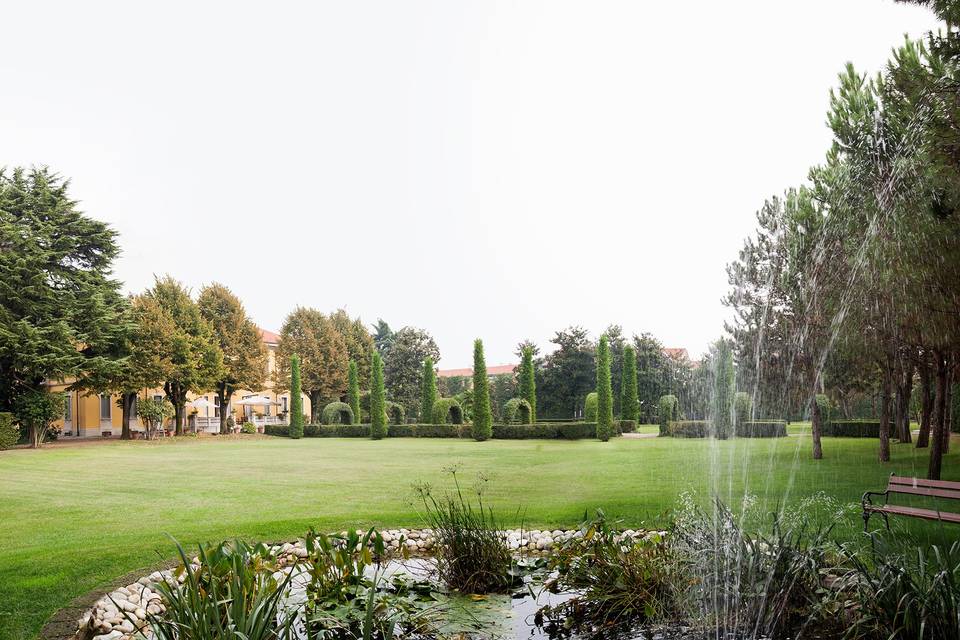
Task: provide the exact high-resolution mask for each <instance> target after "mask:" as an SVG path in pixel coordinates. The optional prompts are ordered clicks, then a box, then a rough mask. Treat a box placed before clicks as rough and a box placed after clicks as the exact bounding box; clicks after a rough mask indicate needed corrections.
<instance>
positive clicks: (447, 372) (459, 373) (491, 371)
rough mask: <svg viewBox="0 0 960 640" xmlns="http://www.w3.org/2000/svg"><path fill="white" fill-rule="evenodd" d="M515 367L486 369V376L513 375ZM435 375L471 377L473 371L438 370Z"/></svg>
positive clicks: (505, 366) (500, 365)
mask: <svg viewBox="0 0 960 640" xmlns="http://www.w3.org/2000/svg"><path fill="white" fill-rule="evenodd" d="M516 366H517V365H515V364H497V365H494V366H492V367H487V375H488V376H498V375H500V374H503V373H513V370H514V368H515V367H516ZM437 375H438V376H439V377H441V378H457V377H460V376H472V375H473V369H440V370H439V371H437Z"/></svg>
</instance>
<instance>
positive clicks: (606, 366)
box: [597, 336, 613, 442]
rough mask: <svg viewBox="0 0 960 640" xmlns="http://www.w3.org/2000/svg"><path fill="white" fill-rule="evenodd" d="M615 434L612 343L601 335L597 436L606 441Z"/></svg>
mask: <svg viewBox="0 0 960 640" xmlns="http://www.w3.org/2000/svg"><path fill="white" fill-rule="evenodd" d="M612 435H613V385H612V384H611V382H610V343H609V342H608V340H607V336H601V337H600V346H599V347H598V348H597V438H598V439H599V440H601V441H602V442H606V441H607V440H609V439H610V437H611V436H612Z"/></svg>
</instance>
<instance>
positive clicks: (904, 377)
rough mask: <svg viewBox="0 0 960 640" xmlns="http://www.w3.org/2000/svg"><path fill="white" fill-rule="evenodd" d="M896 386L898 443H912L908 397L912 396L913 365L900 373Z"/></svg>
mask: <svg viewBox="0 0 960 640" xmlns="http://www.w3.org/2000/svg"><path fill="white" fill-rule="evenodd" d="M898 382H899V384H897V431H898V433H899V434H900V436H899V437H900V442H901V443H904V442H912V441H913V434H912V433H910V397H911V396H912V395H913V365H912V364H909V363H908V364H907V365H906V366H905V367H903V371H902V372H901V373H900V380H899V381H898Z"/></svg>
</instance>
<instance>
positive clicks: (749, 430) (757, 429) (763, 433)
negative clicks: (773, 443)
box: [737, 420, 787, 438]
mask: <svg viewBox="0 0 960 640" xmlns="http://www.w3.org/2000/svg"><path fill="white" fill-rule="evenodd" d="M737 437H738V438H785V437H787V423H786V422H785V421H783V420H747V421H745V422H741V423H739V424H737Z"/></svg>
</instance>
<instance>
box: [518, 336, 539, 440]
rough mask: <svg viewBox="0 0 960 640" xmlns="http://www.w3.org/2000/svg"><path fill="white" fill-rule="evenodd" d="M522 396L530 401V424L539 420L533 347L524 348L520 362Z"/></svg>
mask: <svg viewBox="0 0 960 640" xmlns="http://www.w3.org/2000/svg"><path fill="white" fill-rule="evenodd" d="M520 397H521V398H523V399H524V400H526V401H527V402H528V403H530V424H534V423H536V421H537V380H536V377H535V376H534V373H533V347H531V346H526V347H524V348H523V361H522V362H521V363H520Z"/></svg>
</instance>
